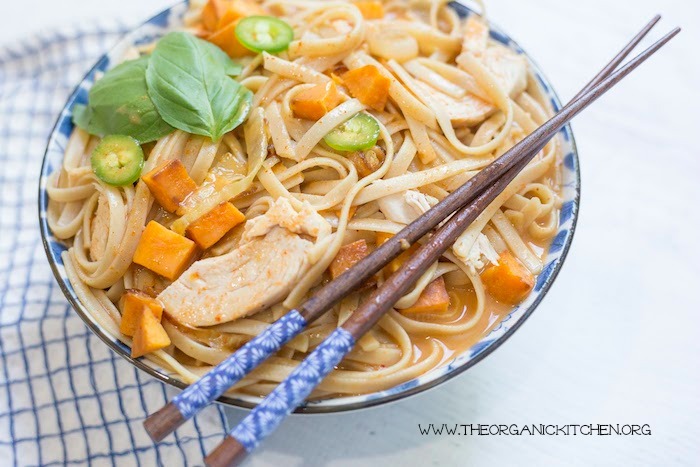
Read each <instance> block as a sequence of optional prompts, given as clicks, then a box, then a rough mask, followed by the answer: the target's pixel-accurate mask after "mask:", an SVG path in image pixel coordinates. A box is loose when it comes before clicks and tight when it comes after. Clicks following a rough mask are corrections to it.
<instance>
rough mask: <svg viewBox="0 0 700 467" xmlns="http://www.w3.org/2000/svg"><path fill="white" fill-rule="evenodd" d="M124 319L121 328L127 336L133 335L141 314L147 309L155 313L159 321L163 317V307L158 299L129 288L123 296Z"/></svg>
mask: <svg viewBox="0 0 700 467" xmlns="http://www.w3.org/2000/svg"><path fill="white" fill-rule="evenodd" d="M121 308H122V321H121V323H120V325H119V330H120V331H121V333H122V334H124V335H125V336H129V337H133V336H134V334H135V333H136V328H137V326H138V323H139V320H140V319H141V314H142V313H144V312H145V311H146V310H148V311H150V312H151V313H153V316H155V317H156V319H157V320H158V322H160V319H161V318H162V317H163V307H162V306H161V304H160V303H158V301H157V300H155V299H154V298H152V297H150V296H149V295H147V294H145V293H143V292H141V291H140V290H127V291H126V293H125V294H124V295H123V296H122V300H121Z"/></svg>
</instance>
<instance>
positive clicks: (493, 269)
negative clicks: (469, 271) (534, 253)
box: [481, 251, 535, 305]
mask: <svg viewBox="0 0 700 467" xmlns="http://www.w3.org/2000/svg"><path fill="white" fill-rule="evenodd" d="M481 280H482V281H484V286H486V290H487V291H488V293H489V294H490V295H491V296H492V297H493V298H495V299H496V300H498V301H499V302H501V303H507V304H510V305H517V304H518V303H520V302H522V301H523V299H524V298H525V297H527V295H528V294H529V293H530V291H531V290H532V288H533V287H534V286H535V276H533V275H532V273H531V272H530V271H529V270H528V269H527V268H526V267H525V266H523V264H522V263H521V262H520V261H518V259H517V258H516V257H515V256H513V255H512V254H511V252H510V251H506V252H505V253H503V254H502V255H501V256H500V257H499V258H498V266H496V265H493V266H489V267H488V268H487V269H486V270H485V271H484V272H483V273H481Z"/></svg>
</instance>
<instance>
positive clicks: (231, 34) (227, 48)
mask: <svg viewBox="0 0 700 467" xmlns="http://www.w3.org/2000/svg"><path fill="white" fill-rule="evenodd" d="M236 25H238V20H236V21H234V22H232V23H230V24H229V25H227V26H224V27H223V28H221V29H219V30H217V31H216V32H214V33H213V34H211V35H210V36H208V37H207V38H206V40H208V41H209V42H211V43H212V44H214V45H215V46H217V47H219V48H220V49H221V50H223V51H224V52H226V54H227V55H228V56H229V57H231V58H241V57H245V56H246V55H255V52H253V51H251V50H248V49H246V48H245V47H243V44H241V42H240V41H239V40H238V38H237V37H236Z"/></svg>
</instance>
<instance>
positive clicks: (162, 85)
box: [73, 32, 253, 143]
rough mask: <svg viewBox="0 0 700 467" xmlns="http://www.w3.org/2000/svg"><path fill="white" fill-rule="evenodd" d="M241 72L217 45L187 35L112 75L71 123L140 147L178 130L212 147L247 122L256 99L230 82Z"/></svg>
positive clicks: (170, 40) (166, 40)
mask: <svg viewBox="0 0 700 467" xmlns="http://www.w3.org/2000/svg"><path fill="white" fill-rule="evenodd" d="M241 69H242V67H241V66H240V65H239V64H237V63H234V62H233V61H231V59H230V58H229V57H228V55H226V54H225V53H224V52H223V51H222V50H221V49H219V48H218V47H216V46H215V45H213V44H211V43H209V42H206V41H204V40H201V39H198V38H196V37H194V36H192V35H190V34H187V33H183V32H173V33H170V34H168V35H166V36H165V37H163V38H162V39H161V40H160V41H158V44H157V45H156V48H155V50H154V52H153V54H152V55H151V56H145V57H141V58H139V59H137V60H132V61H128V62H125V63H122V64H121V65H118V66H117V67H115V68H114V69H112V70H110V71H108V72H107V73H106V74H105V75H104V77H102V78H101V79H100V80H98V81H97V82H95V84H94V86H93V87H92V89H91V90H90V93H89V99H88V104H87V106H83V105H76V106H75V108H74V109H73V122H74V123H75V124H76V125H77V126H79V127H81V128H83V129H85V130H86V131H88V132H89V133H91V134H95V135H98V136H105V135H110V134H121V135H127V136H131V137H133V138H135V139H136V140H138V141H139V142H140V143H147V142H149V141H154V140H157V139H159V138H161V137H163V136H165V135H167V134H169V133H171V132H172V131H173V130H174V129H175V128H177V129H180V130H183V131H186V132H189V133H193V134H198V135H203V136H208V137H210V138H211V139H212V140H214V141H218V140H219V139H221V137H222V136H223V135H224V134H225V133H227V132H229V131H231V130H233V129H234V128H236V127H237V126H239V125H240V124H241V123H243V122H244V121H245V119H246V118H247V116H248V113H249V112H250V108H251V106H252V101H253V94H252V93H251V92H250V91H249V90H248V89H246V88H245V87H243V86H242V85H240V84H239V83H238V82H237V81H235V80H234V79H233V78H231V76H235V75H238V74H240V72H241Z"/></svg>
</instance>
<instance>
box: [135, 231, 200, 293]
mask: <svg viewBox="0 0 700 467" xmlns="http://www.w3.org/2000/svg"><path fill="white" fill-rule="evenodd" d="M196 254H197V245H196V244H195V243H194V242H193V241H192V240H190V239H188V238H185V237H183V236H182V235H178V234H176V233H175V232H173V231H172V230H169V229H166V228H165V227H163V226H162V225H160V224H159V223H158V222H156V221H151V222H149V223H148V225H147V226H146V228H145V229H144V231H143V234H141V240H140V241H139V244H138V246H137V247H136V252H135V253H134V263H136V264H140V265H141V266H143V267H145V268H148V269H150V270H151V271H153V272H155V273H156V274H160V275H161V276H163V277H165V278H166V279H170V280H171V281H174V280H175V279H177V278H178V277H180V274H182V273H183V272H184V270H185V269H187V268H188V267H189V265H190V264H191V263H192V261H194V258H195V255H196Z"/></svg>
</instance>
